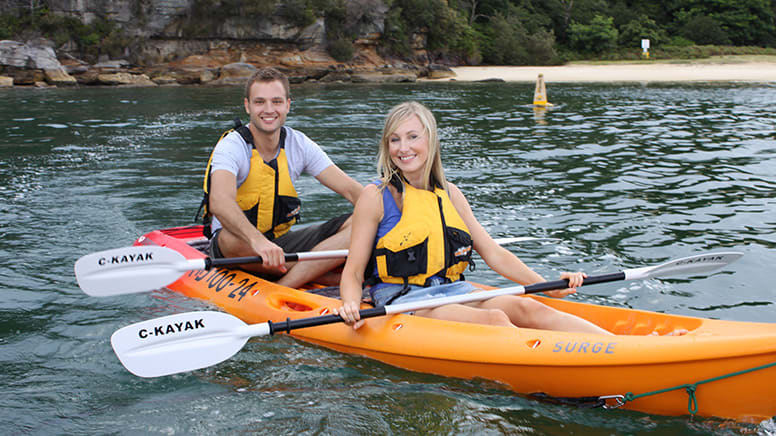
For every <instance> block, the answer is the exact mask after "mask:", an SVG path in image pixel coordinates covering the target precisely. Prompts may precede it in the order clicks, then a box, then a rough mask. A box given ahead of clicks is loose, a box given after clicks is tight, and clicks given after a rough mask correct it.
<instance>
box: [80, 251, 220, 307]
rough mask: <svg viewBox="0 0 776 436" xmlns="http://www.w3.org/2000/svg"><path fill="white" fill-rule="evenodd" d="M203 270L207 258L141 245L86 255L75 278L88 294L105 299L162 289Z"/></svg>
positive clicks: (81, 259) (81, 260)
mask: <svg viewBox="0 0 776 436" xmlns="http://www.w3.org/2000/svg"><path fill="white" fill-rule="evenodd" d="M204 268H205V261H204V259H192V260H187V259H186V258H185V257H184V256H183V255H182V254H180V253H178V252H177V251H175V250H172V249H170V248H166V247H157V246H153V245H142V246H136V247H124V248H117V249H113V250H106V251H100V252H97V253H92V254H87V255H86V256H83V257H81V258H80V259H78V261H76V263H75V278H76V280H77V281H78V286H80V287H81V289H82V290H83V291H84V292H85V293H87V294H88V295H91V296H93V297H106V296H111V295H121V294H130V293H135V292H142V291H151V290H154V289H159V288H161V287H163V286H165V285H168V284H170V283H172V282H174V281H175V280H176V279H177V278H178V277H180V275H181V274H183V273H184V272H186V271H190V270H195V269H204Z"/></svg>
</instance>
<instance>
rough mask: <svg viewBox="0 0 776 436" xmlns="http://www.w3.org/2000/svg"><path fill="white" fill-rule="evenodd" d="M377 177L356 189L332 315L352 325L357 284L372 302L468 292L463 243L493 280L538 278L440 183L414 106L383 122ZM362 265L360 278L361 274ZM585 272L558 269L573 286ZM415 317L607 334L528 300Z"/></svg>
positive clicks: (436, 157)
mask: <svg viewBox="0 0 776 436" xmlns="http://www.w3.org/2000/svg"><path fill="white" fill-rule="evenodd" d="M377 166H378V174H379V175H380V180H379V181H377V182H375V183H373V184H370V185H368V186H367V187H366V188H364V190H363V192H362V194H361V197H360V198H359V200H358V202H357V204H356V207H355V210H354V212H353V228H352V234H351V241H350V252H349V255H348V259H347V262H346V263H345V267H344V270H343V273H342V279H341V282H340V294H341V296H342V307H341V308H339V309H337V310H336V312H337V313H338V314H339V315H340V316H342V318H343V319H344V321H345V322H346V323H348V324H352V325H353V327H354V328H358V327H360V326H361V324H362V323H363V321H359V312H358V310H359V306H360V303H361V295H362V284H363V283H366V284H367V285H371V288H370V294H371V295H372V299H373V302H374V304H375V305H376V306H380V305H386V304H398V303H406V302H409V301H414V300H419V299H427V298H435V297H441V296H447V295H458V294H464V293H469V292H472V291H474V290H475V288H474V286H472V285H471V284H469V283H467V282H465V281H463V276H462V273H463V271H464V270H465V269H466V267H467V266H468V265H469V263H470V261H471V254H472V253H471V249H472V247H473V248H474V250H476V251H477V253H479V254H480V256H481V257H482V259H483V260H484V261H485V263H487V264H488V266H490V267H491V268H492V269H493V270H494V271H496V272H498V273H499V274H501V275H502V276H504V277H506V278H508V279H510V280H512V281H515V282H517V283H521V284H529V283H536V282H543V281H544V278H542V277H541V276H540V275H539V274H537V273H536V272H534V271H533V270H531V269H530V268H528V267H527V266H526V265H525V264H524V263H523V262H522V261H521V260H520V259H518V258H517V257H516V256H515V255H514V254H512V253H510V252H509V251H508V250H506V249H505V248H503V247H501V246H499V245H498V244H497V243H496V242H495V241H494V240H493V238H491V237H490V235H489V234H488V232H486V231H485V229H484V228H483V227H482V225H480V223H479V222H478V221H477V219H476V218H475V217H474V214H473V213H472V209H471V206H469V202H468V201H467V200H466V197H464V195H463V194H462V193H461V191H460V190H459V189H458V187H456V186H455V185H454V184H452V183H449V182H447V181H446V179H445V175H444V171H443V169H442V160H441V157H440V146H439V139H438V136H437V126H436V120H435V119H434V116H433V115H432V114H431V112H430V111H429V110H428V109H427V108H426V107H425V106H423V105H422V104H420V103H417V102H405V103H402V104H400V105H398V106H396V107H394V108H393V109H392V110H391V111H390V113H389V114H388V116H387V118H386V120H385V126H384V127H383V135H382V139H381V141H380V150H379V155H378V164H377ZM365 271H366V272H367V274H368V277H366V280H365V277H364V274H365ZM584 277H586V276H585V274H583V273H579V272H578V273H568V272H564V273H563V274H561V278H566V279H569V288H568V289H565V290H561V291H553V292H548V294H549V295H551V296H553V297H564V296H566V295H569V294H571V293H574V292H576V286H579V285H581V284H582V280H583V279H584ZM415 315H417V316H424V317H429V318H437V319H446V320H451V321H462V322H472V323H478V324H490V325H499V326H509V327H527V328H537V329H551V330H562V331H575V332H591V333H600V334H610V333H609V332H608V331H606V330H604V329H602V328H600V327H598V326H597V325H595V324H593V323H590V322H588V321H586V320H584V319H582V318H579V317H576V316H573V315H570V314H567V313H564V312H560V311H558V310H555V309H553V308H551V307H549V306H547V305H545V304H542V303H541V302H538V301H536V300H534V299H531V298H522V297H518V296H510V295H508V296H500V297H494V298H491V299H489V300H485V301H480V302H473V303H467V304H449V305H445V306H441V307H436V308H431V309H423V310H418V311H416V312H415Z"/></svg>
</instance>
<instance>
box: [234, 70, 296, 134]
mask: <svg viewBox="0 0 776 436" xmlns="http://www.w3.org/2000/svg"><path fill="white" fill-rule="evenodd" d="M249 95H250V98H246V99H245V112H246V113H247V114H248V115H249V116H250V118H251V124H253V125H254V127H255V128H256V129H258V130H259V132H264V133H274V132H275V131H277V130H278V129H280V128H281V127H282V126H283V124H285V122H286V116H287V115H288V112H289V111H290V110H291V99H289V98H286V90H285V88H284V87H283V83H281V82H280V81H279V80H274V81H272V82H255V83H253V85H251V88H250V93H249Z"/></svg>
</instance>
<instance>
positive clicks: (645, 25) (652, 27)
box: [618, 15, 668, 47]
mask: <svg viewBox="0 0 776 436" xmlns="http://www.w3.org/2000/svg"><path fill="white" fill-rule="evenodd" d="M642 39H648V40H649V42H650V45H659V44H662V43H664V42H665V41H667V40H668V36H667V35H666V32H665V31H664V30H663V29H661V28H660V27H659V26H658V25H657V23H656V22H655V20H653V19H651V18H649V17H647V16H646V15H639V16H638V17H636V18H635V19H633V20H631V21H629V22H628V23H626V24H625V25H623V26H622V27H620V36H619V39H618V41H619V45H620V47H641V40H642Z"/></svg>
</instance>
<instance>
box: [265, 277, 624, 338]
mask: <svg viewBox="0 0 776 436" xmlns="http://www.w3.org/2000/svg"><path fill="white" fill-rule="evenodd" d="M618 280H625V273H624V272H616V273H611V274H602V275H598V276H591V277H587V278H585V280H584V281H583V282H582V284H583V285H594V284H596V283H606V282H614V281H618ZM568 286H569V281H568V280H567V279H563V280H554V281H551V282H543V283H536V284H533V285H530V286H526V287H525V293H526V294H535V293H537V292H544V291H551V290H553V289H565V288H567V287H568ZM359 314H360V315H361V319H364V318H373V317H376V316H383V315H385V314H386V311H385V306H380V307H373V308H370V309H361V310H360V311H359ZM337 322H342V318H341V317H340V316H339V315H323V316H315V317H312V318H302V319H290V318H286V320H285V321H279V322H272V321H269V322H268V324H269V333H270V334H274V333H275V332H286V333H291V330H296V329H303V328H307V327H315V326H319V325H326V324H334V323H337Z"/></svg>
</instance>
